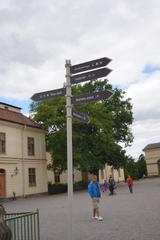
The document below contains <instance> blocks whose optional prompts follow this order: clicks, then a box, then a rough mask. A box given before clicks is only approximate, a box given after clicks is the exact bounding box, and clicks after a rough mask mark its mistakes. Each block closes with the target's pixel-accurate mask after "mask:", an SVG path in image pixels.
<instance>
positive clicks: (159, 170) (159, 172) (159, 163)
mask: <svg viewBox="0 0 160 240" xmlns="http://www.w3.org/2000/svg"><path fill="white" fill-rule="evenodd" d="M157 164H158V174H159V175H160V160H158V162H157Z"/></svg>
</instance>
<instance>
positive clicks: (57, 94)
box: [31, 88, 66, 101]
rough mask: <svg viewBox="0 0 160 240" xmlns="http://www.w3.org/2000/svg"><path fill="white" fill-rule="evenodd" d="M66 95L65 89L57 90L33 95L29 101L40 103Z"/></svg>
mask: <svg viewBox="0 0 160 240" xmlns="http://www.w3.org/2000/svg"><path fill="white" fill-rule="evenodd" d="M65 95H66V88H59V89H55V90H51V91H46V92H40V93H35V94H34V95H33V96H32V97H31V99H32V100H34V101H41V100H45V99H49V98H58V97H62V96H65Z"/></svg>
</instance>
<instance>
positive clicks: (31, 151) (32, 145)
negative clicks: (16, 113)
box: [28, 137, 34, 156]
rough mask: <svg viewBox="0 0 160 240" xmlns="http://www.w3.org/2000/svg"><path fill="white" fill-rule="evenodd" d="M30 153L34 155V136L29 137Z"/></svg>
mask: <svg viewBox="0 0 160 240" xmlns="http://www.w3.org/2000/svg"><path fill="white" fill-rule="evenodd" d="M28 155H29V156H33V155H34V138H32V137H28Z"/></svg>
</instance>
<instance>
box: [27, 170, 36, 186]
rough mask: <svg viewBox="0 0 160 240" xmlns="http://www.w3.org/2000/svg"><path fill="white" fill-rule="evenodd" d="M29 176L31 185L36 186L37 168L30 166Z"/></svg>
mask: <svg viewBox="0 0 160 240" xmlns="http://www.w3.org/2000/svg"><path fill="white" fill-rule="evenodd" d="M28 176H29V186H30V187H33V186H36V169H35V168H29V169H28Z"/></svg>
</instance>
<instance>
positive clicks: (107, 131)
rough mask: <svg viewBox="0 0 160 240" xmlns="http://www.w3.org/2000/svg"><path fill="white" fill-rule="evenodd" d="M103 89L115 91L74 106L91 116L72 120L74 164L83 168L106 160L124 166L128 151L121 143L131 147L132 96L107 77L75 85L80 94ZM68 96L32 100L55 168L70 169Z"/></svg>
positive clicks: (92, 168)
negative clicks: (67, 122)
mask: <svg viewBox="0 0 160 240" xmlns="http://www.w3.org/2000/svg"><path fill="white" fill-rule="evenodd" d="M100 90H112V91H114V94H113V96H112V98H111V99H108V100H103V101H99V102H96V103H86V104H78V105H75V106H73V109H76V110H78V111H80V112H82V113H86V114H87V115H89V117H90V122H89V123H88V124H86V123H82V122H79V121H78V120H75V119H73V125H72V126H73V164H74V167H75V168H77V169H80V170H82V171H89V172H95V171H97V170H98V169H102V168H103V167H104V165H105V163H108V164H109V165H112V166H113V167H114V168H119V167H121V166H124V164H125V161H126V156H125V150H123V149H122V147H121V146H120V143H123V144H125V146H128V145H129V144H130V143H131V142H132V141H133V136H132V133H131V129H130V126H131V124H132V121H133V114H132V104H131V99H129V98H128V99H126V98H125V92H124V91H122V90H120V89H117V88H115V89H114V90H113V89H112V86H111V85H110V84H109V83H108V81H107V80H103V81H95V82H87V83H85V84H84V85H80V84H79V85H76V86H72V94H73V95H74V96H75V95H81V94H85V93H91V92H95V91H100ZM65 105H66V103H65V98H64V97H61V98H58V99H49V100H46V101H43V102H37V103H35V102H32V104H31V108H30V109H31V112H34V120H35V121H36V122H38V123H41V124H43V126H44V129H45V130H46V143H47V150H48V151H50V152H51V154H52V159H53V162H52V164H51V165H50V167H51V168H53V170H55V171H59V172H62V171H63V170H65V169H66V168H67V142H66V141H67V140H66V139H67V136H66V108H65Z"/></svg>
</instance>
